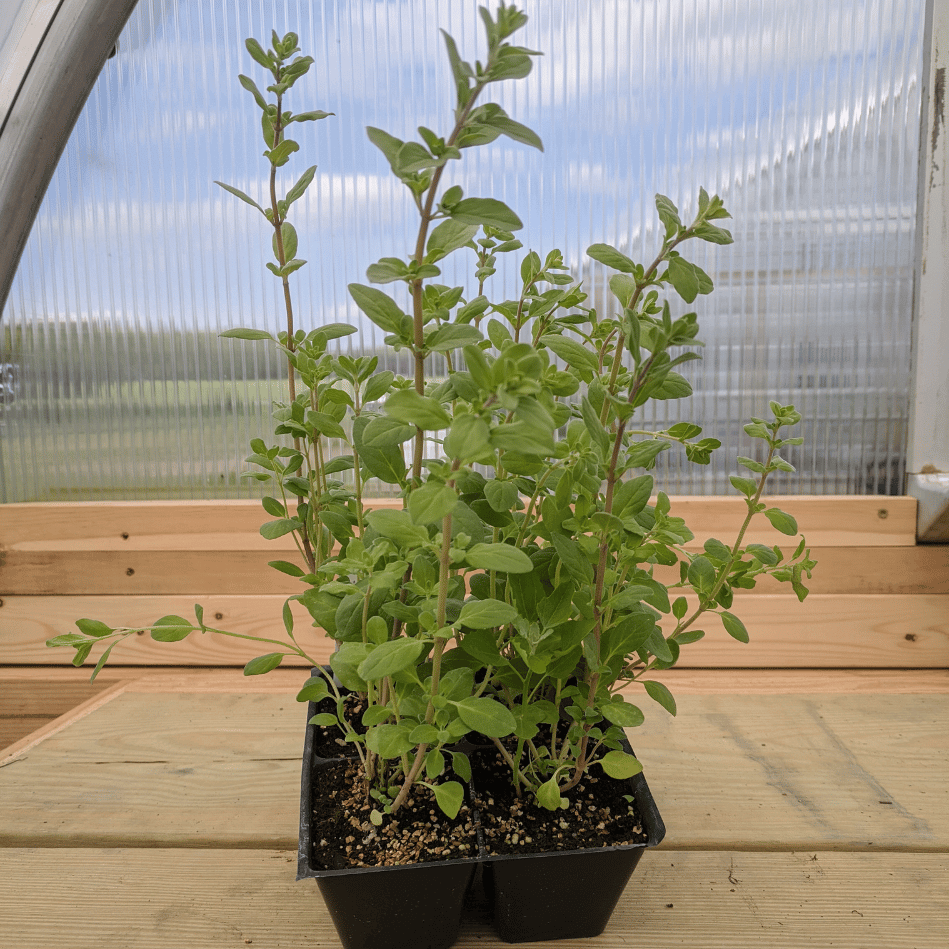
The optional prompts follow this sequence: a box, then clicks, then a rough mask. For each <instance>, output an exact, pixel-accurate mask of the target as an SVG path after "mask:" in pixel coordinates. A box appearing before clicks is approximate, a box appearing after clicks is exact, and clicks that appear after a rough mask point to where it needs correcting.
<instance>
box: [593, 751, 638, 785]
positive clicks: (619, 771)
mask: <svg viewBox="0 0 949 949" xmlns="http://www.w3.org/2000/svg"><path fill="white" fill-rule="evenodd" d="M594 764H599V765H600V766H601V767H602V768H603V770H604V771H605V772H606V773H607V774H608V775H609V776H610V777H611V778H616V779H617V780H619V781H623V780H625V779H626V778H631V777H633V776H634V775H637V774H639V773H640V772H641V771H642V770H643V766H642V765H641V764H640V763H639V761H638V760H637V759H636V758H634V757H633V756H632V755H628V754H626V752H625V751H609V752H607V753H606V754H605V755H603V757H602V758H599V759H598V760H597V761H595V762H594Z"/></svg>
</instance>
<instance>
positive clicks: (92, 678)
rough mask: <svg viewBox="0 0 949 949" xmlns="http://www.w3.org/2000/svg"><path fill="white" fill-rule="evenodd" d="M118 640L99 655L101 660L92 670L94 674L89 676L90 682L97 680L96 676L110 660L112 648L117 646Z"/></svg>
mask: <svg viewBox="0 0 949 949" xmlns="http://www.w3.org/2000/svg"><path fill="white" fill-rule="evenodd" d="M117 642H118V640H116V641H115V642H113V643H109V645H108V646H107V647H106V648H105V650H104V651H103V653H102V655H101V656H99V661H98V662H97V663H96V667H95V669H93V670H92V675H91V676H89V681H90V682H95V681H96V676H97V675H98V674H99V673H100V672H101V671H102V667H103V666H104V665H105V664H106V663H107V662H108V661H109V655H110V654H111V652H112V650H113V649H114V648H115V645H116V643H117Z"/></svg>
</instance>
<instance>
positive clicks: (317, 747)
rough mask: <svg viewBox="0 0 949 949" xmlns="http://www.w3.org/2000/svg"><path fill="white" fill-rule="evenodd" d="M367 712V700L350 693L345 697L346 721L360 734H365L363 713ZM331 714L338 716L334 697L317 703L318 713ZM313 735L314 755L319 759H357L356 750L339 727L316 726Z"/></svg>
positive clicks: (328, 697)
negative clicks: (343, 757) (342, 757)
mask: <svg viewBox="0 0 949 949" xmlns="http://www.w3.org/2000/svg"><path fill="white" fill-rule="evenodd" d="M365 710H366V700H365V698H362V697H360V696H359V695H357V694H356V693H355V692H350V693H348V694H346V695H345V696H344V697H343V711H344V713H345V716H346V720H347V721H348V722H349V723H350V724H351V725H352V727H353V729H354V730H355V731H356V732H358V733H359V734H365V731H366V729H365V728H364V727H363V724H362V713H363V712H364V711H365ZM320 712H330V713H332V714H333V715H335V714H336V700H335V699H334V698H333V697H332V696H327V697H326V698H325V699H322V700H321V701H319V702H317V703H316V712H315V713H314V714H316V715H318V714H319V713H320ZM313 728H314V735H313V754H314V755H316V756H317V757H318V758H339V757H341V756H345V757H355V755H356V749H355V748H354V747H353V746H352V745H351V744H350V743H349V742H347V741H346V740H345V739H344V738H343V730H342V729H341V728H340V727H339V726H338V725H331V726H329V727H325V726H323V725H314V726H313Z"/></svg>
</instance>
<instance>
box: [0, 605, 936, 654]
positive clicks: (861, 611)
mask: <svg viewBox="0 0 949 949" xmlns="http://www.w3.org/2000/svg"><path fill="white" fill-rule="evenodd" d="M200 601H201V602H202V603H203V604H204V608H205V614H204V615H205V622H207V623H208V624H211V625H216V626H217V627H218V628H220V629H230V630H232V631H234V632H238V633H242V634H246V635H253V636H267V637H273V638H276V639H280V640H283V639H284V631H283V624H282V621H281V619H280V616H281V607H282V605H283V601H284V598H283V597H281V596H210V597H201V598H200ZM194 603H195V598H192V597H184V596H160V597H135V596H129V597H121V596H113V597H109V596H101V597H99V596H89V597H17V596H11V597H5V598H4V599H3V607H2V608H0V662H5V663H10V664H13V663H28V664H33V663H39V664H43V665H56V664H62V663H65V662H69V661H70V657H71V656H72V650H66V649H48V648H46V646H45V645H44V643H45V642H46V640H47V639H50V638H52V637H53V636H58V635H60V634H62V633H66V632H69V631H70V630H71V629H72V628H73V623H74V621H75V619H76V618H77V617H92V618H94V619H101V620H103V621H104V622H106V623H108V624H109V625H111V626H129V627H133V626H138V625H148V624H150V623H152V622H154V621H155V620H156V619H157V618H158V617H160V616H164V615H166V614H169V613H175V614H178V615H181V616H193V615H194ZM292 609H293V613H294V616H295V617H296V632H297V633H298V638H299V641H300V643H301V645H303V648H304V649H306V650H307V651H308V652H309V654H310V655H311V656H313V658H314V659H316V660H317V661H318V662H325V661H326V659H327V658H328V657H329V654H330V652H331V650H332V646H333V644H332V641H331V640H328V639H326V638H325V637H324V636H322V635H321V633H320V632H319V631H317V630H314V629H312V625H311V624H312V620H311V619H310V617H309V614H307V612H306V611H305V610H304V609H303V608H302V607H301V606H300V604H299V603H294V604H293V606H292ZM733 612H734V613H735V614H736V615H738V616H740V617H741V618H742V620H743V621H744V622H745V625H746V626H747V628H748V630H749V632H750V634H751V642H750V643H748V644H744V645H739V644H736V643H735V642H733V641H732V640H731V639H730V638H729V637H728V636H727V635H725V633H724V631H723V630H722V629H721V623H720V621H719V620H718V618H717V617H715V616H711V617H709V618H707V619H706V620H705V621H704V622H703V625H702V626H701V628H704V629H705V630H706V631H707V633H708V635H707V636H706V638H705V639H704V640H702V641H701V642H698V643H695V644H694V645H691V646H689V647H687V648H686V649H683V651H682V658H681V659H680V664H681V665H682V666H683V667H747V668H760V667H768V666H777V667H782V666H788V667H807V668H828V667H838V668H847V667H875V668H885V667H892V668H918V669H921V668H945V667H947V666H949V594H939V595H930V596H905V595H894V596H884V595H872V594H868V595H841V596H834V595H829V594H813V595H811V596H809V597H808V598H807V599H806V600H805V601H804V602H803V603H798V601H797V598H796V597H795V596H793V595H788V594H757V595H752V596H740V597H736V599H735V605H734V607H733ZM271 651H273V650H272V648H270V647H266V648H265V647H264V646H263V644H255V643H253V642H245V641H241V640H233V639H228V638H227V637H224V636H220V635H217V634H207V635H205V636H197V635H194V636H192V637H190V638H189V639H187V640H184V641H183V642H180V643H156V642H154V641H152V639H151V638H150V637H148V636H145V635H142V636H139V637H137V638H135V639H134V641H127V642H125V643H123V644H122V645H121V646H119V647H117V648H116V651H115V653H113V661H114V662H117V663H127V664H154V665H204V666H207V665H212V666H216V665H243V664H244V663H245V662H247V661H248V660H249V659H252V658H253V657H254V656H257V655H260V654H261V653H263V652H271ZM288 661H289V660H288ZM301 662H302V661H301Z"/></svg>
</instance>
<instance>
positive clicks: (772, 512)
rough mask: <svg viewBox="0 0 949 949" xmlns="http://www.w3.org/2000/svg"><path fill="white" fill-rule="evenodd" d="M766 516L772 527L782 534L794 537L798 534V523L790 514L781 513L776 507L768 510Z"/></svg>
mask: <svg viewBox="0 0 949 949" xmlns="http://www.w3.org/2000/svg"><path fill="white" fill-rule="evenodd" d="M764 516H765V517H766V518H767V519H768V520H769V521H771V526H772V527H774V528H775V530H779V531H781V533H782V534H788V535H794V534H796V533H797V521H796V520H794V518H793V517H791V515H790V514H785V513H784V511H779V510H778V509H777V508H776V507H771V508H768V510H767V511H765V512H764Z"/></svg>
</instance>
